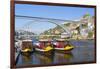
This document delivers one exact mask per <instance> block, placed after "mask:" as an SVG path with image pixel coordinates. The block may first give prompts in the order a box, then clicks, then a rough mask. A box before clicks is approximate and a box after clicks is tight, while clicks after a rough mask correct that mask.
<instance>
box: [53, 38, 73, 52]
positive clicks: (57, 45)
mask: <svg viewBox="0 0 100 69" xmlns="http://www.w3.org/2000/svg"><path fill="white" fill-rule="evenodd" d="M53 44H54V49H55V50H56V51H58V52H63V53H69V52H71V50H72V49H74V46H72V45H71V44H69V42H68V41H66V40H64V39H57V40H56V42H54V43H53Z"/></svg>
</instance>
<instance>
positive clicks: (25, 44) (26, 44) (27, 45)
mask: <svg viewBox="0 0 100 69" xmlns="http://www.w3.org/2000/svg"><path fill="white" fill-rule="evenodd" d="M32 52H33V46H32V40H22V46H21V53H32Z"/></svg>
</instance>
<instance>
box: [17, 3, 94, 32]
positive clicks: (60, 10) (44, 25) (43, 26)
mask: <svg viewBox="0 0 100 69" xmlns="http://www.w3.org/2000/svg"><path fill="white" fill-rule="evenodd" d="M86 13H89V14H90V15H91V16H94V8H86V7H84V8H83V7H65V6H47V5H29V4H16V5H15V15H23V16H32V17H44V18H54V19H63V20H79V19H80V18H81V17H82V16H83V15H84V14H86ZM29 23H30V25H29V27H27V26H25V25H27V24H29ZM55 26H56V25H55V24H52V23H49V22H39V21H37V22H34V20H32V19H26V18H18V17H15V29H20V28H23V27H24V28H28V29H31V30H32V31H33V32H35V33H36V34H39V33H41V32H43V31H45V30H48V29H50V28H53V27H55Z"/></svg>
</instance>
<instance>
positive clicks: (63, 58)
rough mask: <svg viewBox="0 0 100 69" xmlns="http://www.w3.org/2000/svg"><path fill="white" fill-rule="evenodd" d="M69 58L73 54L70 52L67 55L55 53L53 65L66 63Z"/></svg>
mask: <svg viewBox="0 0 100 69" xmlns="http://www.w3.org/2000/svg"><path fill="white" fill-rule="evenodd" d="M71 58H73V54H72V53H71V52H70V53H67V54H65V53H59V52H56V53H55V59H54V60H55V61H54V63H68V62H69V61H70V59H71Z"/></svg>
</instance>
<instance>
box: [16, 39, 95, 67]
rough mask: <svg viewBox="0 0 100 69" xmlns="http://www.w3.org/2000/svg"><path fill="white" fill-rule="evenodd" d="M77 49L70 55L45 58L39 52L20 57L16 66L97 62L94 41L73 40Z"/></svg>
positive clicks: (55, 55)
mask: <svg viewBox="0 0 100 69" xmlns="http://www.w3.org/2000/svg"><path fill="white" fill-rule="evenodd" d="M70 43H71V44H72V45H74V46H75V48H74V49H73V50H72V51H71V53H69V54H64V53H59V52H56V51H55V52H53V53H52V56H44V55H41V54H39V53H37V52H34V53H32V54H31V55H29V56H24V55H21V54H20V55H19V58H18V62H17V64H16V66H21V65H27V64H28V65H48V64H66V65H67V64H70V63H84V62H93V61H94V60H95V58H94V57H95V53H94V52H95V51H94V50H95V44H94V40H71V41H70Z"/></svg>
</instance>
